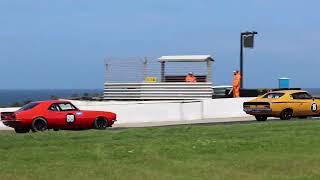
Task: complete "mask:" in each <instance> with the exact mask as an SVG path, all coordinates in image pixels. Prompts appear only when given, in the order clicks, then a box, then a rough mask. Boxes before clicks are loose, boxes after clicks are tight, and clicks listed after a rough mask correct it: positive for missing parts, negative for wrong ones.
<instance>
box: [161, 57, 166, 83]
mask: <svg viewBox="0 0 320 180" xmlns="http://www.w3.org/2000/svg"><path fill="white" fill-rule="evenodd" d="M160 73H161V82H164V81H165V78H164V76H165V62H161V72H160Z"/></svg>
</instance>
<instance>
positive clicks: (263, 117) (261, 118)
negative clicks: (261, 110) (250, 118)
mask: <svg viewBox="0 0 320 180" xmlns="http://www.w3.org/2000/svg"><path fill="white" fill-rule="evenodd" d="M255 118H256V120H257V121H266V120H267V119H268V117H267V116H255Z"/></svg>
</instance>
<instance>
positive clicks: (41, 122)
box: [31, 117, 48, 132]
mask: <svg viewBox="0 0 320 180" xmlns="http://www.w3.org/2000/svg"><path fill="white" fill-rule="evenodd" d="M31 130H32V131H33V132H43V131H46V130H48V123H47V120H45V119H44V118H41V117H38V118H36V119H34V120H33V121H32V124H31Z"/></svg>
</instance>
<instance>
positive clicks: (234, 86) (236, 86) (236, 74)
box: [232, 71, 241, 97]
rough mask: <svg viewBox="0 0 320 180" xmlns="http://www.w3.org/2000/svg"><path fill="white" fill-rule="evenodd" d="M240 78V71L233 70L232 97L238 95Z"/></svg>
mask: <svg viewBox="0 0 320 180" xmlns="http://www.w3.org/2000/svg"><path fill="white" fill-rule="evenodd" d="M240 80H241V75H240V72H239V71H233V82H232V91H233V97H240Z"/></svg>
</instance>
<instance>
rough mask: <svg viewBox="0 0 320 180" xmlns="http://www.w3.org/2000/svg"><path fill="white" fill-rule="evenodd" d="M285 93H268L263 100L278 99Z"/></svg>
mask: <svg viewBox="0 0 320 180" xmlns="http://www.w3.org/2000/svg"><path fill="white" fill-rule="evenodd" d="M283 95H284V93H268V94H266V95H264V96H263V98H268V99H277V98H280V97H281V96H283Z"/></svg>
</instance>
